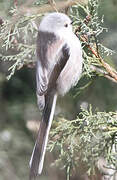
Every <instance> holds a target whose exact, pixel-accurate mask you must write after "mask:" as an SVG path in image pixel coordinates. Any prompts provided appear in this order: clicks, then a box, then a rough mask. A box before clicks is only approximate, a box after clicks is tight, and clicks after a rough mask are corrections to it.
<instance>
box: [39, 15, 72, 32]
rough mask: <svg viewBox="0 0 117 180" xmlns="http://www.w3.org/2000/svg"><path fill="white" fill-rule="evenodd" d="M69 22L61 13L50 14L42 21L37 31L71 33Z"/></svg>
mask: <svg viewBox="0 0 117 180" xmlns="http://www.w3.org/2000/svg"><path fill="white" fill-rule="evenodd" d="M71 22H72V21H71V19H70V18H69V17H68V16H67V15H65V14H63V13H57V12H54V13H50V14H49V15H46V16H45V17H44V18H43V19H42V21H41V23H40V26H39V30H40V31H46V32H54V33H57V32H60V31H63V32H64V33H65V32H67V31H72V25H71Z"/></svg>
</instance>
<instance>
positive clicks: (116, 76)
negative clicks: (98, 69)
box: [75, 27, 117, 82]
mask: <svg viewBox="0 0 117 180" xmlns="http://www.w3.org/2000/svg"><path fill="white" fill-rule="evenodd" d="M78 29H80V27H78V28H77V29H76V31H75V33H77V31H78ZM76 35H77V34H76ZM80 39H81V40H82V41H83V42H85V43H87V41H88V38H87V36H85V35H83V36H81V37H80ZM86 46H87V47H88V49H89V50H90V51H91V52H92V54H94V55H95V57H96V58H98V59H99V61H100V63H101V65H102V66H103V67H104V69H105V70H106V71H107V72H108V75H109V76H110V78H108V79H110V80H112V79H114V80H113V81H114V82H117V72H116V71H115V70H114V69H113V68H112V67H111V66H110V65H109V64H108V63H106V62H105V61H104V60H103V59H102V57H101V56H100V54H99V52H98V51H96V50H95V49H93V48H92V47H91V46H90V45H89V44H86ZM96 49H98V48H96ZM105 77H107V75H106V76H105Z"/></svg>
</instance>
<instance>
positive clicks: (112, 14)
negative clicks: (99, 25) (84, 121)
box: [0, 0, 117, 180]
mask: <svg viewBox="0 0 117 180" xmlns="http://www.w3.org/2000/svg"><path fill="white" fill-rule="evenodd" d="M18 3H20V4H23V3H24V1H23V0H22V1H20V2H18ZM13 4H14V1H13V0H11V1H8V0H0V17H1V18H3V19H6V18H8V11H9V10H10V9H11V7H12V6H13ZM99 15H100V16H102V15H104V26H105V27H106V28H108V32H107V33H103V35H102V37H101V38H100V40H101V42H102V43H103V44H104V45H106V47H109V48H110V49H112V50H115V51H117V0H101V2H100V7H99ZM0 51H1V47H0ZM108 61H110V63H111V64H112V65H113V66H114V67H117V57H116V53H115V54H114V55H113V56H111V57H108ZM8 67H9V65H8V64H7V63H5V62H0V180H10V179H13V180H19V179H23V180H25V179H28V174H29V164H28V163H29V160H30V156H31V153H32V149H33V145H34V141H35V138H36V132H37V129H38V125H39V120H40V119H41V114H40V113H39V111H38V108H37V104H36V94H35V91H36V88H35V69H34V68H27V67H24V68H21V70H19V71H17V72H16V73H15V75H14V76H12V78H11V79H10V80H9V81H7V80H6V75H7V74H8V73H7V69H8ZM116 69H117V68H116ZM89 104H92V106H93V107H94V108H97V109H98V110H100V111H103V110H104V111H107V112H108V111H116V110H117V84H116V83H114V82H112V81H109V80H107V79H105V78H103V77H97V79H95V81H94V82H93V83H92V84H91V86H89V87H88V88H87V89H86V90H85V91H83V93H81V94H80V95H79V96H78V97H76V98H73V95H72V91H70V92H69V94H67V95H66V96H65V97H64V98H60V99H59V101H58V103H57V108H56V114H57V115H62V116H64V117H66V118H68V119H74V118H75V117H76V116H77V114H78V112H79V111H80V106H81V105H82V106H84V107H86V106H88V105H89ZM55 157H56V154H55V153H54V152H51V153H50V152H48V153H47V155H46V160H45V165H44V171H43V174H42V176H41V177H40V180H46V179H47V180H49V179H51V180H52V179H53V180H57V179H60V178H61V180H62V179H65V172H64V170H62V171H60V170H59V169H57V168H56V167H50V164H51V162H53V161H54V159H55ZM82 171H83V170H82ZM84 178H85V177H84ZM37 179H38V178H37ZM76 179H78V180H80V179H81V178H80V175H79V174H78V175H77V176H76V177H74V180H76Z"/></svg>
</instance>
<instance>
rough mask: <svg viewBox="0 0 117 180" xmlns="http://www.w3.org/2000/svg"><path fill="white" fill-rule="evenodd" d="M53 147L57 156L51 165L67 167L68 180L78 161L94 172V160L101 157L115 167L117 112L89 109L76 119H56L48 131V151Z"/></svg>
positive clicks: (116, 159)
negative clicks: (57, 152) (57, 151)
mask: <svg viewBox="0 0 117 180" xmlns="http://www.w3.org/2000/svg"><path fill="white" fill-rule="evenodd" d="M54 148H57V149H58V150H59V158H58V159H57V160H56V161H55V163H54V164H56V165H58V166H60V167H62V168H66V169H67V174H68V179H69V176H70V170H71V174H72V173H73V171H74V169H79V167H80V166H81V162H83V163H85V165H86V166H87V173H88V174H89V175H90V174H93V173H94V172H95V168H96V163H97V161H98V160H99V158H100V157H104V158H105V159H106V160H107V162H108V164H111V165H114V167H115V170H116V169H117V113H116V112H109V113H106V112H94V113H93V112H92V108H91V106H90V107H89V109H88V110H84V109H82V111H81V113H79V115H78V117H77V119H75V120H71V121H68V120H66V119H64V118H63V119H59V121H58V123H57V127H56V128H55V127H54V128H53V129H52V131H51V140H50V143H49V150H53V149H54Z"/></svg>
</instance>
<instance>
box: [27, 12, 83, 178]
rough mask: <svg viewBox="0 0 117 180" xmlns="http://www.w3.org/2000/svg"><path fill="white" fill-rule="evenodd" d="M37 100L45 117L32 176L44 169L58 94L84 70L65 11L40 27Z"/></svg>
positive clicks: (71, 85) (36, 146) (66, 90)
mask: <svg viewBox="0 0 117 180" xmlns="http://www.w3.org/2000/svg"><path fill="white" fill-rule="evenodd" d="M36 53H37V66H36V84H37V103H38V107H39V109H40V110H42V111H43V113H42V120H41V123H40V128H39V132H38V136H37V140H36V143H35V146H34V149H33V152H32V156H31V160H30V179H32V178H35V177H36V176H37V175H38V174H39V175H40V174H41V172H42V169H43V163H44V156H45V152H46V146H47V141H48V135H49V131H50V127H51V124H52V120H53V116H54V111H55V106H56V100H57V95H62V96H63V95H64V94H66V93H67V92H68V91H69V89H70V88H71V87H73V86H74V85H76V84H77V82H78V80H79V78H80V75H81V72H82V63H83V58H82V49H81V45H80V41H79V39H78V38H77V37H76V35H75V34H74V33H73V31H72V21H71V20H70V18H69V17H68V16H67V15H65V14H63V13H56V12H54V13H50V14H49V15H47V16H45V17H44V18H43V19H42V21H41V23H40V26H39V31H38V36H37V49H36Z"/></svg>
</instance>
